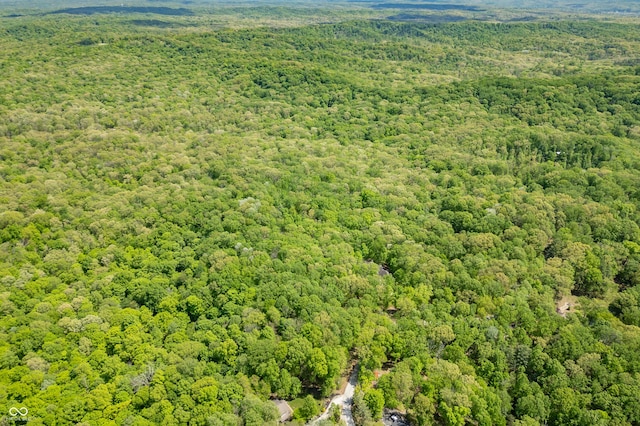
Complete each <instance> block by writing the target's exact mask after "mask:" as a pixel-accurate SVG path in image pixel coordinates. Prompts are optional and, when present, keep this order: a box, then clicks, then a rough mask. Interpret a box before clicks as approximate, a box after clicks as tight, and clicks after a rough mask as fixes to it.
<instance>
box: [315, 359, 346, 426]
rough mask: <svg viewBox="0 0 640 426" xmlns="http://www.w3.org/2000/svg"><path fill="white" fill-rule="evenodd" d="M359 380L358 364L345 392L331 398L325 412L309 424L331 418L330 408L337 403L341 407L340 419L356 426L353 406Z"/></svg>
mask: <svg viewBox="0 0 640 426" xmlns="http://www.w3.org/2000/svg"><path fill="white" fill-rule="evenodd" d="M357 382H358V366H357V365H356V366H355V368H354V369H353V371H352V372H351V374H350V375H349V381H348V382H347V387H346V388H345V389H344V392H343V393H342V394H340V395H336V396H334V397H333V398H332V399H331V402H329V405H328V406H327V409H326V410H324V413H322V415H321V416H320V417H318V418H317V419H315V420H313V421H311V422H309V423H308V424H309V425H315V424H317V423H318V422H320V421H321V420H325V419H328V418H329V410H330V409H331V405H333V404H335V405H337V406H339V407H340V419H341V420H344V421H345V423H346V424H347V426H355V425H356V423H355V422H354V421H353V414H352V412H351V406H352V404H353V394H354V391H355V389H356V383H357Z"/></svg>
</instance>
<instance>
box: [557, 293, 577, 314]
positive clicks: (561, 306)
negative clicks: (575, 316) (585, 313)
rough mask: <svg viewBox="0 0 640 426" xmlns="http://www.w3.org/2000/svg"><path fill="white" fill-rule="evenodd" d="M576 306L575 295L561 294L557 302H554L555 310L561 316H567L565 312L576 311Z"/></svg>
mask: <svg viewBox="0 0 640 426" xmlns="http://www.w3.org/2000/svg"><path fill="white" fill-rule="evenodd" d="M577 306H578V298H577V297H576V296H563V297H562V298H561V299H560V300H558V302H556V312H557V313H558V315H560V316H561V317H563V318H566V317H567V314H570V313H573V312H575V311H576V307H577Z"/></svg>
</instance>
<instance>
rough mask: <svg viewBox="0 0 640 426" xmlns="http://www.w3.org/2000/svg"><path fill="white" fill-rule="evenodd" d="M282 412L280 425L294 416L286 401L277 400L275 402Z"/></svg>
mask: <svg viewBox="0 0 640 426" xmlns="http://www.w3.org/2000/svg"><path fill="white" fill-rule="evenodd" d="M273 402H274V403H275V404H276V407H278V411H279V412H280V423H284V422H286V421H288V420H289V419H291V416H293V409H291V406H290V405H289V404H288V403H287V401H285V400H284V399H276V400H274V401H273Z"/></svg>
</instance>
